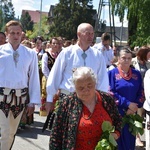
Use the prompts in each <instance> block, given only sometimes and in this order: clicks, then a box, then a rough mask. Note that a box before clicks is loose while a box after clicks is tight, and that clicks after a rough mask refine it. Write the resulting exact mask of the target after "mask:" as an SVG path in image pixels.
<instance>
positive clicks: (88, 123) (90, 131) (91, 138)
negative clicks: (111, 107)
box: [75, 93, 112, 150]
mask: <svg viewBox="0 0 150 150" xmlns="http://www.w3.org/2000/svg"><path fill="white" fill-rule="evenodd" d="M97 96H98V100H97V103H96V105H95V108H94V111H93V113H92V115H91V112H90V111H89V110H88V108H87V107H86V106H85V105H84V106H83V110H82V115H81V118H80V121H79V125H78V131H77V139H76V148H75V150H95V147H96V145H97V143H98V141H99V140H100V137H101V134H102V129H101V125H102V123H103V121H110V122H111V123H112V121H111V118H110V117H109V115H108V113H107V112H106V111H105V109H104V108H103V105H102V100H101V97H100V95H99V94H98V93H97Z"/></svg>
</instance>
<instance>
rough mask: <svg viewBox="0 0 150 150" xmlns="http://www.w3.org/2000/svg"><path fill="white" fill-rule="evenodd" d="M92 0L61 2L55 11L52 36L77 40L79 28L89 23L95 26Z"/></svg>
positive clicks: (51, 30)
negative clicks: (84, 23) (80, 25)
mask: <svg viewBox="0 0 150 150" xmlns="http://www.w3.org/2000/svg"><path fill="white" fill-rule="evenodd" d="M94 14H96V11H94V10H93V5H92V0H60V1H59V3H58V4H57V6H56V7H55V9H54V17H53V18H51V19H50V22H53V23H52V24H51V25H50V36H62V37H65V38H67V39H72V38H76V30H77V26H78V25H79V24H80V23H82V22H88V23H90V24H92V25H93V26H94V24H95V20H94V19H93V16H94Z"/></svg>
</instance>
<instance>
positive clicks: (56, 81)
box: [46, 50, 66, 102]
mask: <svg viewBox="0 0 150 150" xmlns="http://www.w3.org/2000/svg"><path fill="white" fill-rule="evenodd" d="M64 51H65V50H62V51H61V52H60V54H59V55H58V56H57V58H56V60H55V63H54V65H53V67H52V69H51V71H50V74H49V76H48V80H47V86H46V90H47V102H52V101H53V96H54V95H55V94H56V93H57V91H58V89H59V86H60V84H61V81H62V75H63V72H64V69H65V62H66V61H65V59H66V58H65V53H64Z"/></svg>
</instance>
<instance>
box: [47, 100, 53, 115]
mask: <svg viewBox="0 0 150 150" xmlns="http://www.w3.org/2000/svg"><path fill="white" fill-rule="evenodd" d="M45 108H46V112H47V115H48V114H49V112H52V111H53V110H54V103H53V102H46V104H45Z"/></svg>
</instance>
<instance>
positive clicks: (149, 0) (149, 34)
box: [111, 0, 150, 47]
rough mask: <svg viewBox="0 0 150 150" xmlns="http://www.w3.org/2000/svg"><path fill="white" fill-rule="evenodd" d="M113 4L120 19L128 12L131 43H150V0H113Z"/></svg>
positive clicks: (133, 44) (132, 44)
mask: <svg viewBox="0 0 150 150" xmlns="http://www.w3.org/2000/svg"><path fill="white" fill-rule="evenodd" d="M111 4H112V8H113V10H114V11H115V14H116V15H118V16H119V17H120V21H123V18H124V16H125V13H126V12H127V19H128V29H129V30H128V33H129V40H128V43H129V45H130V46H131V47H134V46H137V45H139V46H142V45H145V44H150V28H149V24H150V15H149V14H150V9H149V6H150V0H128V1H127V0H111Z"/></svg>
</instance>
